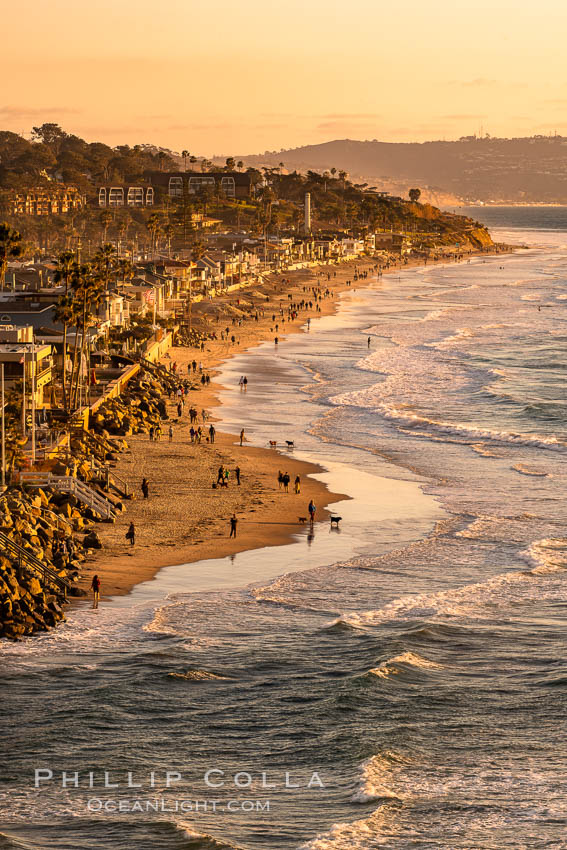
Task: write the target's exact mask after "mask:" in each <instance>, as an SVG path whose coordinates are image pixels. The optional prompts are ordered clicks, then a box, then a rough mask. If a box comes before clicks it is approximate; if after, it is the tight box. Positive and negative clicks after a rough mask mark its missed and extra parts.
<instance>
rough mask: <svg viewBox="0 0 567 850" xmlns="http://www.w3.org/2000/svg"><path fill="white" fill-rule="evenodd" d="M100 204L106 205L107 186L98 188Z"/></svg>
mask: <svg viewBox="0 0 567 850" xmlns="http://www.w3.org/2000/svg"><path fill="white" fill-rule="evenodd" d="M98 205H99V207H105V206H106V188H103V189H99V190H98Z"/></svg>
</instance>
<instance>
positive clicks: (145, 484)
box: [140, 478, 150, 499]
mask: <svg viewBox="0 0 567 850" xmlns="http://www.w3.org/2000/svg"><path fill="white" fill-rule="evenodd" d="M140 489H141V491H142V493H143V494H144V499H147V498H148V496H149V495H150V485H149V481H148V479H147V478H142V486H141V488H140Z"/></svg>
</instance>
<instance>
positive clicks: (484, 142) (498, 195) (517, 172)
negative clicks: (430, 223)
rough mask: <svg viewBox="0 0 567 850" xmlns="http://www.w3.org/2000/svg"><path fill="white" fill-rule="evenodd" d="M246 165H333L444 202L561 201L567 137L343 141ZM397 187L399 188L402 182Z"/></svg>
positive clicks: (565, 193) (566, 194)
mask: <svg viewBox="0 0 567 850" xmlns="http://www.w3.org/2000/svg"><path fill="white" fill-rule="evenodd" d="M243 159H244V161H245V163H246V165H247V166H255V167H260V166H262V165H271V166H277V165H279V163H280V162H283V163H284V166H285V168H286V170H293V169H298V170H301V171H306V170H308V169H314V170H319V171H322V170H325V169H331V168H333V167H334V168H336V169H341V170H344V171H347V172H348V174H349V176H350V178H351V180H354V181H355V182H360V181H364V182H367V183H369V184H370V185H373V186H377V187H378V188H383V189H385V190H387V191H392V192H395V193H397V194H401V195H403V194H406V193H407V189H408V188H409V187H410V186H419V187H420V188H421V189H422V194H423V198H424V199H425V200H429V201H431V202H433V203H438V204H450V203H453V202H454V200H455V198H457V199H460V200H462V201H464V202H475V201H483V202H484V203H506V202H509V203H567V138H565V137H563V136H552V137H547V136H545V137H544V136H535V137H531V138H519V139H492V138H482V139H481V138H475V137H466V138H464V139H461V140H459V141H454V142H443V141H437V142H424V143H407V144H406V143H404V144H402V143H387V142H378V141H376V140H374V141H365V142H362V141H354V140H351V139H342V140H336V141H333V142H326V143H325V144H321V145H306V146H305V147H300V148H295V149H293V150H282V151H278V152H275V151H274V152H266V153H265V154H261V155H258V156H246V157H243ZM404 187H405V191H403V188H404Z"/></svg>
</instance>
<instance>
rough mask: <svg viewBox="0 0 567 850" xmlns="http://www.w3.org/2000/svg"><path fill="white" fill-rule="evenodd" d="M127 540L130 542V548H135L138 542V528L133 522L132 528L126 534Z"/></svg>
mask: <svg viewBox="0 0 567 850" xmlns="http://www.w3.org/2000/svg"><path fill="white" fill-rule="evenodd" d="M126 539H127V540H129V541H130V546H133V545H134V543H135V542H136V527H135V525H134V523H133V522H131V523H130V527H129V528H128V531H127V532H126Z"/></svg>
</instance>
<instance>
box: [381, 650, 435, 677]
mask: <svg viewBox="0 0 567 850" xmlns="http://www.w3.org/2000/svg"><path fill="white" fill-rule="evenodd" d="M400 665H402V666H409V667H417V668H419V669H421V670H441V669H443V665H442V664H438V663H437V662H436V661H431V660H430V659H429V658H423V656H421V655H418V654H417V653H415V652H409V651H408V652H402V653H401V654H400V655H395V656H394V657H393V658H389V659H388V660H387V661H383V662H382V664H380V666H379V667H374V668H373V669H372V670H370V671H369V672H370V673H372V674H373V675H374V676H378V677H379V678H380V679H387V678H389V677H390V676H395V675H398V674H399V673H401V672H402V671H401V669H400Z"/></svg>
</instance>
